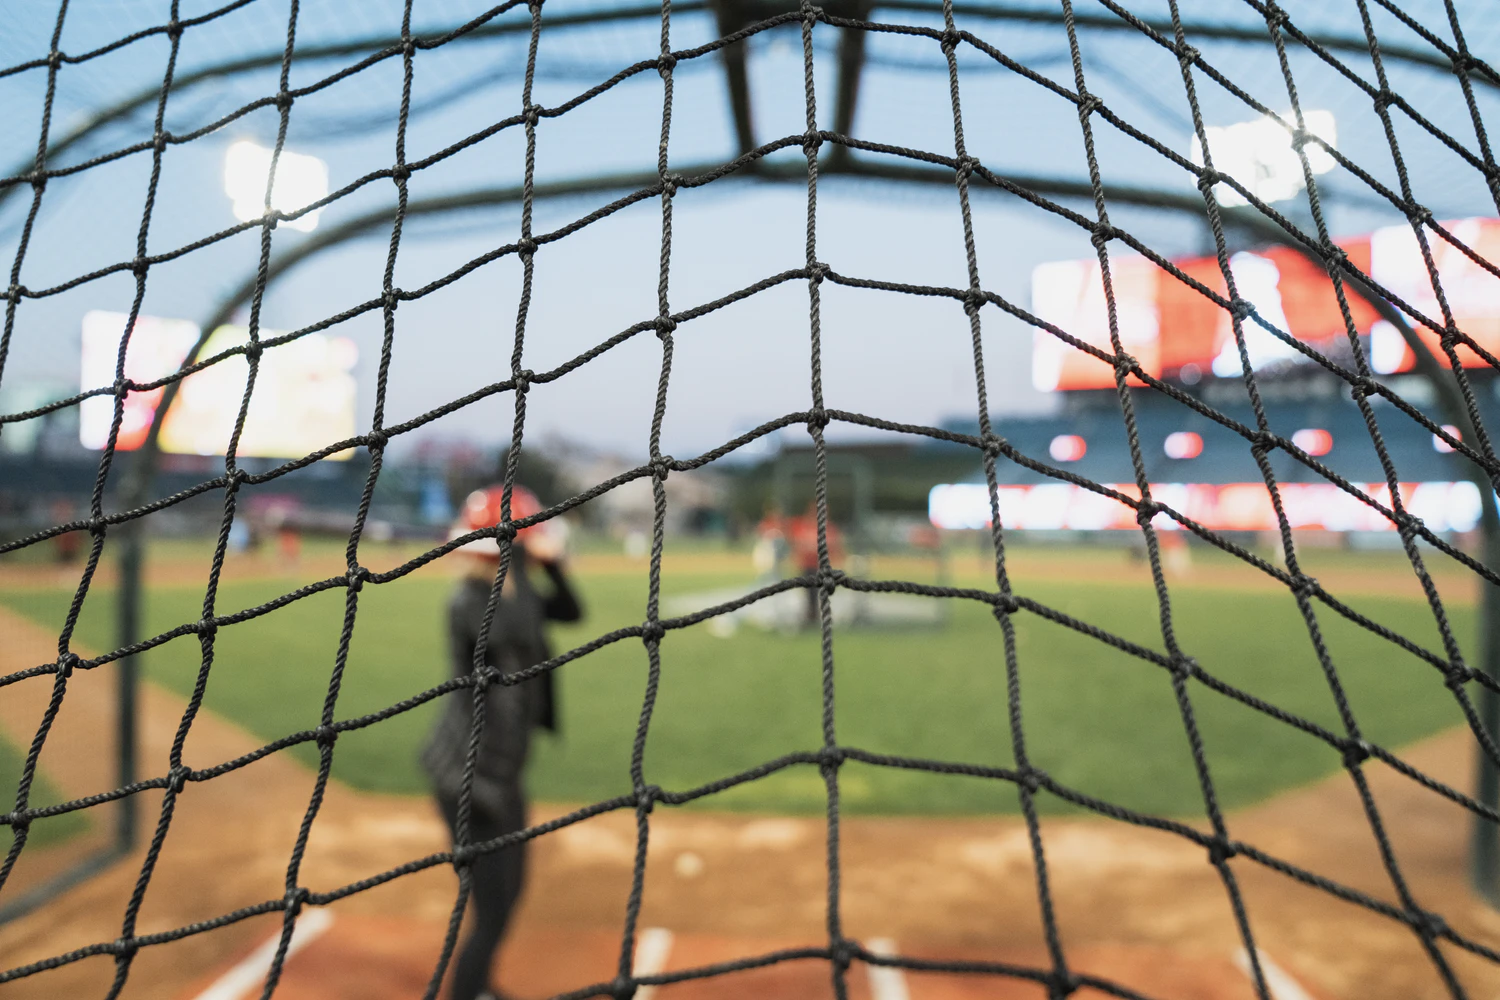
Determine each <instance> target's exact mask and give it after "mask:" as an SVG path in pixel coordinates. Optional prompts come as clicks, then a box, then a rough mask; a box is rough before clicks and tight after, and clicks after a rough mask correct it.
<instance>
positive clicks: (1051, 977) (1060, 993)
mask: <svg viewBox="0 0 1500 1000" xmlns="http://www.w3.org/2000/svg"><path fill="white" fill-rule="evenodd" d="M1082 987H1083V980H1081V979H1079V978H1078V977H1077V976H1076V975H1074V974H1073V973H1072V972H1049V973H1048V974H1047V1000H1055V998H1060V997H1070V996H1072V995H1073V994H1074V993H1077V992H1078V991H1079V989H1081V988H1082Z"/></svg>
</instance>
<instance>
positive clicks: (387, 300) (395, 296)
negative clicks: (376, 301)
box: [380, 288, 401, 312]
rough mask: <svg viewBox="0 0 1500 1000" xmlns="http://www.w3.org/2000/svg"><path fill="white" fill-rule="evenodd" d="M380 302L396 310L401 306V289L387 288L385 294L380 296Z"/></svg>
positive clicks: (393, 310)
mask: <svg viewBox="0 0 1500 1000" xmlns="http://www.w3.org/2000/svg"><path fill="white" fill-rule="evenodd" d="M380 300H381V302H380V304H381V305H383V306H384V307H385V308H387V309H389V310H391V311H392V312H395V311H396V310H397V309H398V308H400V306H401V289H399V288H387V289H386V290H385V294H384V295H382V296H381V297H380Z"/></svg>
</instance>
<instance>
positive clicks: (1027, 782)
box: [1016, 767, 1047, 795]
mask: <svg viewBox="0 0 1500 1000" xmlns="http://www.w3.org/2000/svg"><path fill="white" fill-rule="evenodd" d="M1016 780H1017V781H1019V782H1020V783H1021V784H1022V785H1024V786H1026V790H1027V791H1028V792H1030V793H1031V794H1032V795H1035V794H1036V793H1037V792H1038V791H1040V790H1041V788H1042V786H1043V785H1044V784H1046V782H1047V772H1046V771H1043V770H1042V769H1041V768H1036V767H1023V768H1021V770H1020V772H1019V773H1018V774H1017V775H1016Z"/></svg>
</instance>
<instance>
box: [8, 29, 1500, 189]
mask: <svg viewBox="0 0 1500 1000" xmlns="http://www.w3.org/2000/svg"><path fill="white" fill-rule="evenodd" d="M743 6H744V8H745V9H748V10H750V11H753V12H754V13H755V14H756V15H762V14H766V13H776V12H780V11H782V10H785V9H792V6H794V5H789V4H787V3H786V2H784V0H758V2H747V3H745V4H744V5H743ZM712 9H714V5H713V3H712V2H711V0H680V2H677V3H674V4H673V12H674V13H678V14H681V13H696V12H702V11H709V10H712ZM938 9H939V8H938V7H937V6H936V5H934V4H931V3H925V2H923V0H872V2H871V4H870V10H872V11H873V10H898V11H907V12H936V11H938ZM954 12H955V13H956V14H959V15H962V16H964V17H974V18H982V19H988V20H996V21H1021V22H1026V23H1033V24H1061V23H1062V14H1061V12H1060V11H1051V10H1040V9H1035V8H1032V9H1027V8H1009V7H1003V6H996V5H993V4H982V3H963V2H958V3H955V4H954ZM660 16H661V7H660V5H641V6H632V7H621V8H618V9H615V10H598V11H586V12H580V13H577V14H560V15H549V16H547V17H544V18H543V21H542V24H543V27H550V28H557V27H565V26H572V27H585V26H588V25H592V24H603V23H607V22H612V21H626V20H631V19H634V18H659V17H660ZM1074 20H1075V22H1076V23H1077V25H1078V26H1079V27H1080V28H1087V29H1090V30H1098V31H1131V32H1137V33H1139V29H1138V28H1136V27H1135V26H1133V25H1131V24H1128V23H1126V22H1124V21H1122V20H1120V19H1119V18H1117V17H1111V16H1109V15H1105V14H1087V13H1077V14H1075V15H1074ZM1141 23H1142V24H1144V25H1146V26H1147V27H1150V28H1154V29H1156V30H1158V31H1161V32H1163V33H1165V34H1168V35H1170V34H1171V33H1172V32H1173V30H1174V29H1173V26H1172V25H1171V24H1170V23H1168V22H1158V21H1152V20H1150V19H1142V22H1141ZM530 30H531V25H530V23H529V22H522V21H517V22H514V23H512V22H509V21H507V22H503V23H500V24H484V25H480V26H479V27H478V28H475V29H474V30H473V31H470V32H468V33H467V34H464V35H461V36H459V37H458V38H456V39H454V41H464V40H469V41H479V40H484V39H489V38H495V37H497V36H500V35H507V34H515V33H519V32H525V31H530ZM1183 30H1184V31H1186V32H1187V33H1188V34H1190V35H1194V36H1198V37H1202V38H1212V39H1215V40H1218V41H1225V42H1240V43H1244V44H1251V45H1254V44H1268V43H1269V42H1270V39H1269V37H1268V36H1267V35H1266V33H1265V32H1264V31H1263V30H1261V31H1257V30H1255V29H1251V28H1240V27H1234V26H1231V25H1222V24H1208V23H1201V22H1200V23H1190V24H1184V25H1183ZM1308 38H1310V39H1311V40H1312V41H1314V42H1316V43H1318V44H1319V45H1322V46H1323V47H1324V48H1327V49H1330V50H1332V51H1338V52H1351V53H1364V54H1368V53H1369V43H1368V42H1367V41H1366V40H1365V39H1363V38H1345V37H1341V36H1338V35H1322V34H1310V35H1308ZM1293 40H1294V41H1295V40H1296V39H1293ZM400 46H401V38H400V37H399V36H389V37H378V38H377V37H367V38H362V39H356V40H354V41H349V42H338V43H333V44H328V45H309V46H307V47H305V48H299V49H298V50H297V60H298V61H299V62H300V61H302V60H309V61H314V60H322V59H333V58H337V57H339V56H353V55H360V54H365V53H370V52H379V51H383V50H385V49H394V50H399V48H400ZM283 55H284V53H283V51H282V50H281V49H279V48H278V49H276V50H275V51H267V52H262V53H259V54H257V55H253V56H245V57H243V58H240V59H235V60H231V61H228V62H223V63H219V64H217V65H214V66H206V67H203V68H202V69H198V70H194V71H193V72H191V73H183V74H180V75H179V76H178V77H177V78H176V79H175V80H174V81H173V85H172V90H173V91H174V92H176V91H179V90H183V89H186V88H188V87H192V86H196V85H197V84H200V83H204V82H206V81H209V80H216V79H219V78H221V77H225V76H235V75H238V74H241V73H249V72H254V71H255V70H258V69H264V68H266V67H267V66H275V65H279V64H280V63H281V60H282V57H283ZM1381 56H1382V58H1384V59H1387V60H1395V61H1398V62H1407V63H1411V64H1413V65H1417V66H1422V67H1425V68H1427V69H1433V70H1440V71H1444V72H1452V71H1453V64H1452V63H1451V61H1449V60H1447V59H1445V58H1444V57H1443V56H1441V55H1437V54H1434V53H1431V52H1427V51H1424V50H1422V49H1417V48H1412V47H1409V46H1402V45H1382V46H1381ZM1472 73H1473V75H1472V76H1471V77H1470V79H1471V80H1474V81H1477V82H1478V83H1481V84H1483V85H1485V86H1487V87H1490V88H1493V89H1500V79H1496V78H1495V77H1493V76H1491V75H1490V74H1489V73H1488V72H1486V71H1485V70H1484V69H1483V68H1482V67H1476V68H1475V69H1474V70H1473V71H1472ZM160 93H161V87H160V86H159V85H157V86H153V87H150V88H146V89H143V90H141V91H139V92H138V93H136V94H133V95H131V96H130V97H127V98H125V99H124V100H122V101H119V102H118V103H116V104H114V105H111V106H110V107H108V108H106V109H105V110H103V111H101V112H100V113H99V114H97V115H95V116H94V117H92V118H90V119H89V120H88V121H86V122H83V123H82V124H80V125H78V126H77V127H76V128H74V129H72V130H71V131H69V132H68V133H67V134H66V135H64V136H63V137H62V138H60V139H58V140H57V141H56V142H54V143H53V144H52V145H51V146H50V147H49V148H48V150H47V157H48V159H49V161H50V160H52V159H54V158H55V157H56V156H57V155H58V154H60V153H62V152H64V151H65V150H68V149H70V148H72V147H73V146H75V145H77V144H78V143H80V142H82V141H83V140H84V139H86V138H88V137H89V135H91V134H92V133H94V132H95V131H97V130H99V129H101V128H104V127H105V126H107V125H110V124H112V123H114V122H117V121H120V120H121V119H123V118H125V117H126V116H128V115H130V114H131V113H132V112H134V111H135V110H136V109H138V108H140V107H143V106H145V105H147V104H150V103H152V102H153V101H155V100H157V99H158V97H159V96H160ZM30 168H31V160H30V159H28V160H26V161H24V162H22V163H20V164H18V165H17V166H16V167H14V168H13V169H12V170H11V171H10V172H9V174H8V175H7V176H8V177H12V178H21V177H25V176H26V175H27V174H28V172H29V171H30ZM23 187H26V185H25V184H21V183H12V184H10V185H8V186H5V187H0V206H3V205H4V204H5V202H6V201H7V200H9V198H10V197H11V195H12V194H13V193H14V192H15V191H16V190H18V189H20V188H23Z"/></svg>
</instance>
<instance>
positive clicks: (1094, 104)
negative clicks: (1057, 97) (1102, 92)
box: [1078, 91, 1104, 118]
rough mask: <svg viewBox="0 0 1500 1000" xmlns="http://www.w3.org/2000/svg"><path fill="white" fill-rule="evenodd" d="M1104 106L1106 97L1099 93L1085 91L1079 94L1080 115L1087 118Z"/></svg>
mask: <svg viewBox="0 0 1500 1000" xmlns="http://www.w3.org/2000/svg"><path fill="white" fill-rule="evenodd" d="M1102 107H1104V99H1103V98H1101V97H1100V96H1099V95H1098V94H1090V93H1089V92H1088V91H1084V92H1083V93H1081V94H1079V95H1078V117H1080V118H1087V117H1088V116H1089V115H1091V114H1093V113H1094V112H1095V111H1098V110H1099V109H1100V108H1102Z"/></svg>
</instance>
